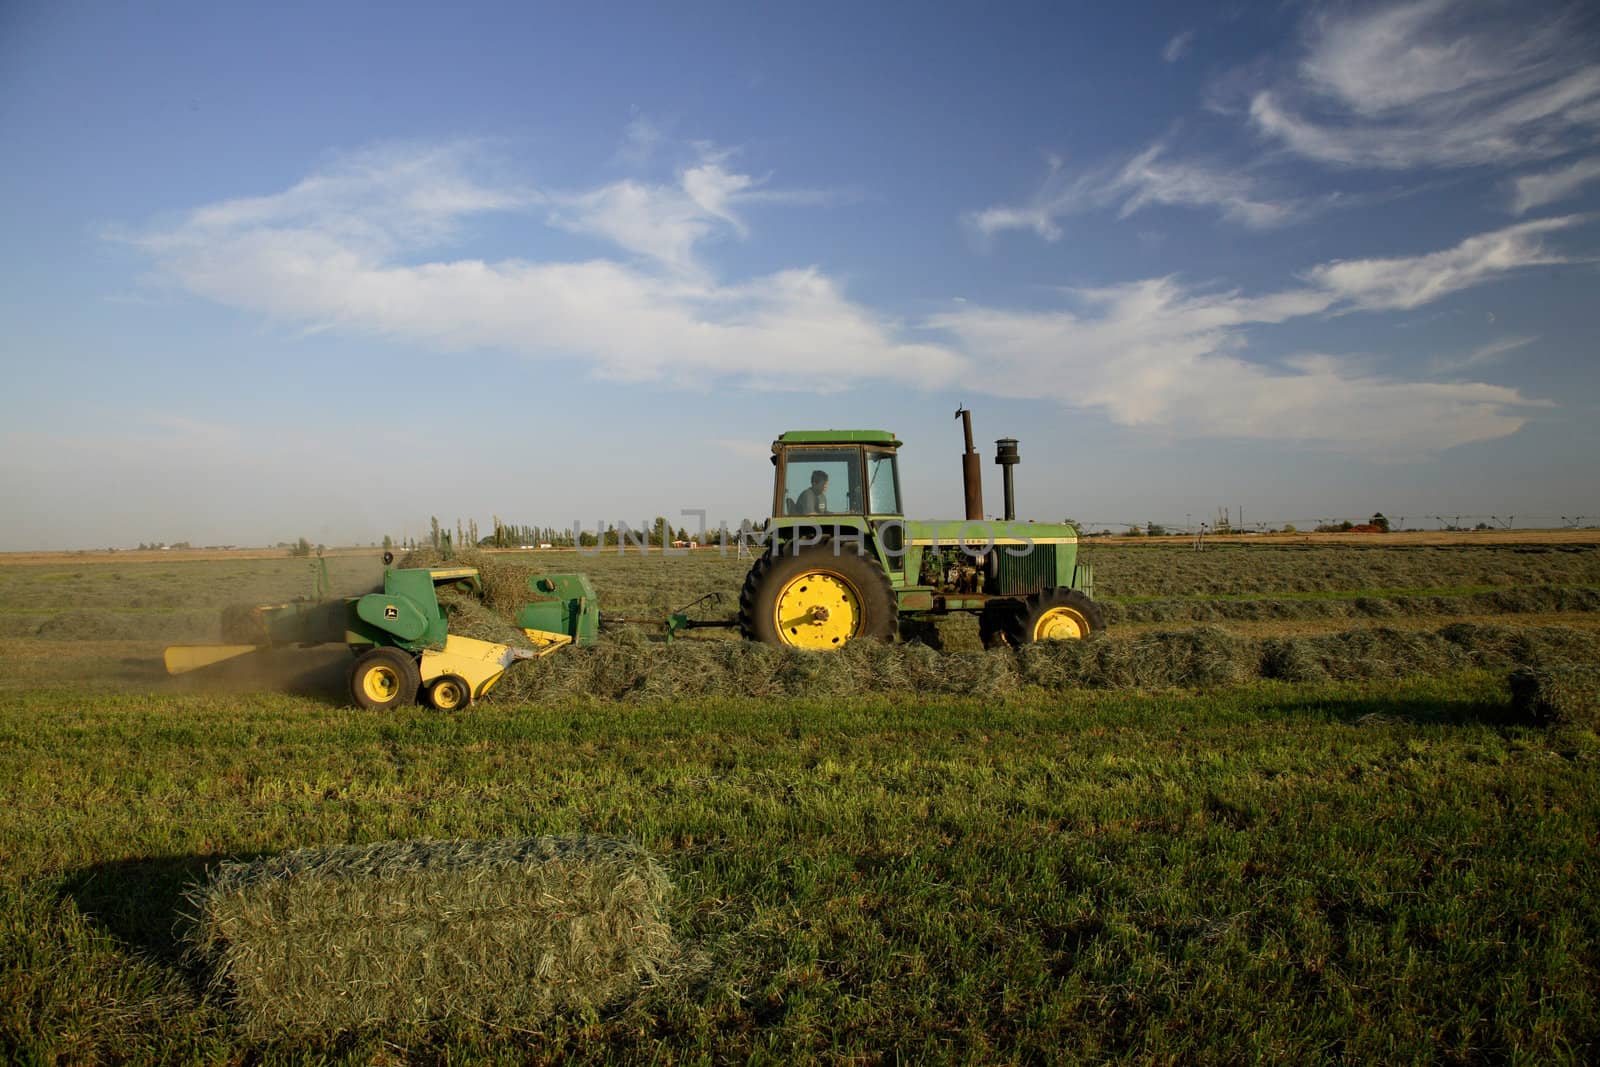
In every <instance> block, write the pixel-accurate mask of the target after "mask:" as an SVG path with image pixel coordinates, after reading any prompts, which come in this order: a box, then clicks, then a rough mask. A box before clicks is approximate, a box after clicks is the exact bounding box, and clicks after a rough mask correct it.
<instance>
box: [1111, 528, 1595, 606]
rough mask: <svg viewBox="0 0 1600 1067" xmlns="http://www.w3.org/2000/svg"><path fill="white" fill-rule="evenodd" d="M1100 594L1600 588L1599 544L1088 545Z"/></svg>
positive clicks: (1119, 595) (1191, 594)
mask: <svg viewBox="0 0 1600 1067" xmlns="http://www.w3.org/2000/svg"><path fill="white" fill-rule="evenodd" d="M1083 553H1084V558H1085V559H1086V560H1088V561H1089V562H1091V563H1093V564H1094V577H1095V588H1096V590H1097V591H1098V593H1099V594H1100V595H1101V596H1102V597H1132V596H1138V597H1199V596H1236V595H1239V594H1259V595H1261V596H1264V597H1271V596H1274V595H1277V594H1282V593H1316V592H1337V591H1342V590H1354V589H1390V590H1416V589H1464V588H1475V587H1487V586H1493V587H1495V588H1503V589H1512V588H1516V587H1520V586H1542V585H1569V586H1570V585H1579V586H1591V587H1593V586H1600V545H1596V544H1571V545H1493V546H1483V545H1429V546H1416V545H1412V546H1405V547H1398V548H1397V547H1385V546H1384V545H1383V543H1382V542H1381V540H1379V541H1375V542H1374V543H1373V544H1372V545H1370V546H1366V545H1361V546H1358V545H1250V544H1230V545H1215V546H1208V547H1207V548H1206V549H1205V550H1204V551H1202V552H1195V551H1193V550H1192V549H1191V548H1187V547H1185V546H1181V545H1138V544H1128V543H1121V544H1116V545H1110V544H1100V543H1090V544H1086V545H1085V546H1084V549H1083Z"/></svg>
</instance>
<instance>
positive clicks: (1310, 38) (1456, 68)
mask: <svg viewBox="0 0 1600 1067" xmlns="http://www.w3.org/2000/svg"><path fill="white" fill-rule="evenodd" d="M1595 55H1596V48H1595V41H1594V39H1593V34H1592V32H1591V31H1589V30H1588V29H1587V27H1586V25H1585V24H1584V23H1583V21H1582V19H1581V18H1580V8H1579V7H1578V6H1577V5H1573V6H1570V7H1568V8H1567V9H1565V10H1564V11H1558V12H1556V13H1554V14H1546V15H1544V16H1540V15H1537V14H1534V15H1530V14H1529V13H1528V12H1527V11H1526V10H1525V9H1524V8H1522V7H1520V6H1516V5H1493V4H1486V3H1481V2H1469V3H1461V2H1458V0H1407V2H1404V3H1389V4H1379V5H1374V6H1367V7H1361V8H1354V9H1351V8H1336V9H1332V10H1323V11H1320V12H1319V13H1318V14H1316V15H1314V16H1313V17H1312V18H1311V19H1310V20H1309V21H1308V23H1307V45H1306V50H1305V53H1304V55H1303V57H1302V58H1301V60H1300V62H1299V63H1298V65H1297V66H1296V68H1295V70H1294V76H1293V78H1291V79H1289V80H1288V81H1286V82H1285V83H1284V84H1281V85H1279V86H1277V87H1276V88H1272V89H1267V90H1263V91H1261V92H1259V93H1257V94H1256V95H1255V96H1254V98H1253V99H1252V101H1251V104H1250V117H1251V120H1252V121H1253V122H1254V124H1255V126H1256V127H1257V129H1259V130H1260V131H1261V132H1262V133H1264V134H1266V135H1267V136H1269V137H1272V138H1274V139H1277V140H1279V141H1281V142H1282V143H1283V144H1284V145H1285V146H1287V147H1288V148H1289V149H1291V150H1292V151H1294V152H1296V153H1298V154H1300V155H1303V156H1308V157H1311V158H1313V159H1318V160H1322V161H1324V162H1330V163H1338V164H1346V165H1354V166H1368V167H1380V168H1394V169H1405V168H1412V167H1420V166H1470V165H1478V164H1518V163H1525V162H1528V161H1531V160H1539V159H1546V158H1550V157H1553V156H1557V155H1561V154H1564V153H1566V152H1568V151H1571V150H1572V149H1573V148H1574V147H1575V146H1582V145H1587V144H1592V143H1594V142H1595V140H1596V137H1597V136H1600V63H1596V61H1595V59H1594V57H1595Z"/></svg>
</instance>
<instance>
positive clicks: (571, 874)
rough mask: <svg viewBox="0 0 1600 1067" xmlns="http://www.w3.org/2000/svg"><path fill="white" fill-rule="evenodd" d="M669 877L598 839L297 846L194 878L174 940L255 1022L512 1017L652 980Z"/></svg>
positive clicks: (621, 846) (663, 940) (344, 1025)
mask: <svg viewBox="0 0 1600 1067" xmlns="http://www.w3.org/2000/svg"><path fill="white" fill-rule="evenodd" d="M669 889H670V884H669V883H668V881H667V877H666V875H665V873H664V872H663V871H662V869H661V868H660V867H659V866H658V865H657V864H656V863H655V861H654V860H653V859H651V858H650V856H649V855H648V854H647V853H645V852H644V851H643V850H642V849H640V848H638V847H637V846H634V845H630V844H626V843H623V842H619V841H613V840H608V839H604V838H594V837H572V838H556V837H538V838H519V839H507V840H500V841H394V842H385V843H381V844H375V845H352V846H341V847H335V848H326V849H302V850H299V851H295V852H288V853H285V854H283V855H280V856H275V857H272V858H270V859H264V860H259V861H256V862H253V863H230V864H224V865H223V866H222V867H221V868H220V869H219V870H218V871H217V872H216V873H215V874H214V875H213V876H212V878H211V880H210V881H209V882H208V883H206V884H204V885H201V886H197V887H194V888H193V889H192V891H191V895H190V904H191V907H192V909H193V915H194V917H195V924H194V927H193V929H192V931H191V932H190V935H189V940H190V945H191V950H192V952H193V954H194V955H195V957H196V958H197V959H199V960H200V961H201V962H202V963H203V964H205V965H206V966H207V967H208V968H209V971H210V974H211V981H212V986H213V989H214V990H215V991H218V992H222V993H223V994H224V995H225V996H226V997H228V998H229V999H230V1000H231V1002H232V1004H233V1006H234V1007H235V1008H236V1009H237V1011H238V1013H239V1015H240V1017H241V1020H242V1021H243V1022H244V1024H245V1025H246V1027H247V1028H248V1029H250V1030H252V1031H254V1032H256V1033H272V1032H285V1031H287V1032H338V1031H343V1030H351V1029H356V1028H359V1027H368V1026H386V1027H395V1026H402V1027H403V1026H412V1025H420V1024H423V1023H427V1022H430V1021H434V1020H439V1019H444V1018H460V1019H467V1020H472V1019H478V1020H483V1021H487V1022H494V1023H506V1024H511V1025H515V1024H517V1023H519V1022H521V1023H527V1022H531V1021H534V1020H537V1019H540V1018H542V1017H545V1016H547V1015H548V1014H550V1013H551V1012H553V1011H558V1010H570V1009H579V1010H583V1009H592V1008H598V1007H602V1006H604V1005H607V1004H611V1003H615V1002H617V1001H619V1000H622V999H624V998H626V997H627V996H629V995H630V994H633V993H635V992H637V991H638V990H639V988H640V987H641V985H642V984H643V983H647V982H652V981H654V980H655V979H657V978H658V976H659V975H660V973H661V971H662V969H663V967H664V966H665V965H666V963H667V961H668V959H669V957H670V956H671V954H672V952H673V941H672V934H671V930H670V929H669V928H668V926H667V922H666V919H665V918H664V915H663V906H664V903H665V900H666V896H667V893H668V891H669Z"/></svg>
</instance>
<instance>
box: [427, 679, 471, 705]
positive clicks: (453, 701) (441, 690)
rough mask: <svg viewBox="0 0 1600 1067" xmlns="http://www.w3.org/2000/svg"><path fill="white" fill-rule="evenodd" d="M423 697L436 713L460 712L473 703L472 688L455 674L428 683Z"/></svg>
mask: <svg viewBox="0 0 1600 1067" xmlns="http://www.w3.org/2000/svg"><path fill="white" fill-rule="evenodd" d="M422 695H423V697H424V698H426V699H427V701H428V706H429V707H430V708H432V709H433V710H435V711H460V710H461V709H462V708H464V707H466V706H467V705H469V704H471V703H472V687H471V686H470V685H468V684H467V680H466V679H465V678H462V677H460V676H458V675H454V674H441V675H440V676H439V677H437V678H435V679H434V680H433V681H431V682H429V683H428V688H427V689H425V690H423V693H422Z"/></svg>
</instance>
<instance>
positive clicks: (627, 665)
mask: <svg viewBox="0 0 1600 1067" xmlns="http://www.w3.org/2000/svg"><path fill="white" fill-rule="evenodd" d="M1596 661H1600V633H1595V632H1592V631H1586V630H1573V629H1569V628H1566V627H1559V626H1551V627H1537V628H1531V627H1530V628H1518V629H1511V628H1507V627H1501V626H1479V625H1473V624H1470V623H1456V624H1453V625H1450V626H1446V627H1443V628H1442V629H1440V630H1438V631H1435V632H1427V631H1411V630H1394V629H1388V628H1384V627H1377V628H1370V629H1356V630H1350V631H1347V632H1345V633H1338V634H1325V635H1317V636H1308V637H1287V638H1252V637H1245V636H1241V635H1239V634H1234V633H1230V632H1228V631H1226V630H1222V629H1219V628H1217V627H1208V626H1201V627H1195V628H1192V629H1186V630H1169V631H1160V632H1156V633H1145V634H1139V635H1137V636H1134V637H1128V638H1118V637H1111V636H1107V635H1100V636H1096V637H1092V638H1090V639H1089V640H1086V641H1061V642H1051V643H1048V644H1039V645H1031V646H1028V647H1025V648H1022V649H1018V650H1006V649H1001V650H996V651H991V652H957V653H941V652H937V651H934V650H933V649H930V648H928V647H926V646H925V645H921V644H899V645H887V644H879V643H876V642H869V641H858V642H853V643H852V644H850V645H849V646H847V647H846V648H844V649H843V650H841V651H839V652H805V651H800V650H794V649H778V648H771V647H769V646H766V645H760V644H754V643H751V642H743V641H701V640H680V641H675V642H673V643H671V644H665V643H663V642H660V641H651V640H648V639H647V638H646V637H645V636H644V635H642V634H640V633H639V632H637V631H622V632H619V633H615V634H606V635H604V636H602V638H601V640H600V642H599V643H598V644H597V645H594V646H592V647H588V648H573V649H564V650H562V651H561V652H560V653H558V654H556V655H553V656H548V657H546V658H544V659H541V660H537V661H534V662H531V663H519V664H516V665H515V666H513V667H512V668H511V669H510V670H509V671H507V672H506V676H505V678H504V680H503V681H501V683H500V684H499V685H498V686H497V687H496V688H495V690H494V692H493V693H492V694H491V696H492V698H494V699H498V700H500V701H544V700H556V699H588V698H592V699H597V700H624V701H652V700H665V699H673V698H683V697H700V696H735V697H737V696H745V697H791V696H792V697H816V698H822V697H840V696H850V695H855V694H862V693H885V694H904V693H918V694H923V695H927V694H945V695H952V696H1001V695H1004V694H1007V693H1013V692H1017V691H1019V690H1022V689H1025V688H1030V687H1035V688H1040V689H1045V690H1053V691H1067V690H1075V689H1167V688H1208V687H1218V686H1230V685H1240V684H1245V683H1248V682H1251V681H1254V680H1257V679H1279V680H1282V681H1289V682H1315V681H1330V680H1332V681H1360V680H1365V679H1386V678H1401V677H1406V676H1410V675H1432V674H1441V673H1445V672H1448V671H1456V670H1466V669H1470V668H1474V667H1485V668H1492V669H1510V668H1512V667H1516V666H1522V665H1555V664H1563V663H1585V662H1588V663H1593V662H1596Z"/></svg>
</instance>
